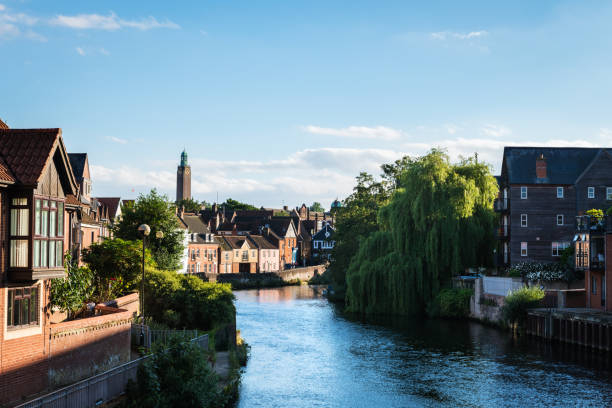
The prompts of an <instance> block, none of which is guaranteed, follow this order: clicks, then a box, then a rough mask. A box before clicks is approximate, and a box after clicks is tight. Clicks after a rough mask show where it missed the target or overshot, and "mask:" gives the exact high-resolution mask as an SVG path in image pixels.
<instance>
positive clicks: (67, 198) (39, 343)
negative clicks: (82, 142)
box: [0, 128, 132, 405]
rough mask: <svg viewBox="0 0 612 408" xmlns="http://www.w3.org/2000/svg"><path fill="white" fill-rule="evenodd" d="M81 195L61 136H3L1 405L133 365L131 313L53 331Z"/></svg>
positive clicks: (8, 132)
mask: <svg viewBox="0 0 612 408" xmlns="http://www.w3.org/2000/svg"><path fill="white" fill-rule="evenodd" d="M77 195H78V186H77V181H76V179H75V177H74V174H73V172H72V168H71V165H70V160H69V157H68V154H67V152H66V148H65V146H64V142H63V140H62V136H61V129H7V128H1V129H0V276H1V278H0V405H4V404H9V403H12V402H16V401H19V400H21V399H23V398H24V397H26V396H29V395H32V394H36V393H39V392H41V391H45V390H48V389H49V388H50V387H53V386H57V385H61V384H65V383H67V382H70V381H74V380H76V379H79V378H82V377H84V376H87V375H91V374H92V370H95V368H96V367H97V368H100V367H108V366H109V364H110V365H112V364H117V363H120V362H123V361H126V360H127V359H129V343H130V333H129V327H130V326H129V325H130V317H131V314H132V313H131V312H130V311H127V310H122V309H116V311H117V313H114V314H111V315H105V316H99V317H92V318H88V319H82V320H73V321H69V322H62V323H58V324H52V323H51V310H50V308H49V306H48V303H49V288H50V282H51V280H52V279H55V278H59V277H63V276H64V274H65V272H64V254H65V253H66V252H68V250H69V248H70V246H71V243H72V242H73V241H72V239H71V238H72V237H71V234H72V233H73V231H72V229H71V226H72V225H74V223H75V220H74V219H73V217H74V215H75V211H74V209H75V208H76V207H77V206H78V205H79V202H78V200H76V197H77Z"/></svg>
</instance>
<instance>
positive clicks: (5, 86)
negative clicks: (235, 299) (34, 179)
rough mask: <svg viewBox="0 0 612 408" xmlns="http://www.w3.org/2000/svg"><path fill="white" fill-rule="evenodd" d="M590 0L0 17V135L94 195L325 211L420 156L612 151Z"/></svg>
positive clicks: (224, 4)
mask: <svg viewBox="0 0 612 408" xmlns="http://www.w3.org/2000/svg"><path fill="white" fill-rule="evenodd" d="M610 21H612V3H611V2H606V1H589V0H585V1H554V2H553V1H546V0H539V1H537V2H536V1H513V2H504V4H502V2H491V1H461V2H458V1H421V2H412V1H391V0H389V1H384V2H378V1H360V0H352V1H346V2H343V1H329V0H324V1H318V0H310V1H301V2H298V1H281V0H277V1H265V0H261V1H256V2H254V1H229V0H219V1H206V0H197V1H189V0H182V1H180V2H167V1H155V0H148V1H129V2H128V1H112V0H98V1H92V0H86V1H85V0H84V1H61V0H56V1H44V0H0V118H2V119H3V120H4V121H5V122H6V123H7V124H8V125H9V126H10V127H14V128H41V127H60V128H62V131H63V137H64V142H65V144H66V147H67V149H68V151H69V152H75V153H80V152H86V153H88V155H89V163H90V168H91V172H92V178H93V180H92V181H93V194H94V195H96V196H121V197H123V198H135V197H136V196H137V195H138V194H140V193H143V192H145V193H146V192H148V191H149V190H150V189H151V188H157V189H158V190H160V191H162V192H164V193H166V194H168V196H169V197H170V198H171V199H174V197H175V191H176V190H175V189H176V187H175V186H176V166H177V165H178V163H179V159H180V153H181V151H182V150H183V149H186V151H187V153H188V155H189V163H190V165H191V167H192V174H193V176H192V195H193V197H194V198H195V199H198V200H206V201H209V202H210V201H216V200H217V196H218V197H219V200H220V201H223V200H225V199H226V198H228V197H231V198H234V199H237V200H241V201H245V202H248V203H251V204H254V205H256V206H265V207H280V206H282V205H288V206H290V207H292V206H298V205H301V203H306V204H310V203H312V202H314V201H319V202H321V203H323V205H324V206H325V207H329V204H330V203H331V201H332V200H334V199H335V198H340V199H342V198H344V197H346V196H347V195H348V194H350V192H351V190H352V187H353V186H354V180H355V177H356V176H357V175H358V174H359V172H361V171H367V172H370V173H373V174H375V175H378V174H379V173H380V171H379V166H380V165H381V164H382V163H388V162H391V161H393V160H395V159H398V158H400V157H401V156H403V155H411V156H418V155H422V154H425V153H426V152H427V151H428V150H430V149H431V148H433V147H441V148H445V149H447V151H448V153H449V155H450V157H451V159H452V160H457V159H458V158H459V157H460V156H470V155H473V154H474V153H475V152H478V155H479V159H481V160H485V161H487V162H488V163H490V164H491V166H492V169H493V171H494V172H498V171H499V167H500V165H501V159H502V157H501V155H502V151H503V146H506V145H541V146H568V145H572V146H610V145H611V144H612V104H611V101H612V75H611V69H612V68H611V67H612V52H611V51H612V47H611V45H612V24H610Z"/></svg>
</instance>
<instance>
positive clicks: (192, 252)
mask: <svg viewBox="0 0 612 408" xmlns="http://www.w3.org/2000/svg"><path fill="white" fill-rule="evenodd" d="M191 260H192V261H195V249H192V250H191Z"/></svg>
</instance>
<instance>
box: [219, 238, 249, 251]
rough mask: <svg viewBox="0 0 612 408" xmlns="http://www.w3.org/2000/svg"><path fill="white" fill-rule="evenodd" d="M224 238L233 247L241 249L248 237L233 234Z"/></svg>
mask: <svg viewBox="0 0 612 408" xmlns="http://www.w3.org/2000/svg"><path fill="white" fill-rule="evenodd" d="M223 239H225V241H226V242H227V243H228V244H229V246H230V247H232V248H233V249H240V248H242V244H244V241H245V240H246V237H244V236H235V235H232V236H224V237H223ZM250 246H253V245H252V244H251V245H250Z"/></svg>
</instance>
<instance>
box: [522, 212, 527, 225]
mask: <svg viewBox="0 0 612 408" xmlns="http://www.w3.org/2000/svg"><path fill="white" fill-rule="evenodd" d="M526 226H527V214H521V227H526Z"/></svg>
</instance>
